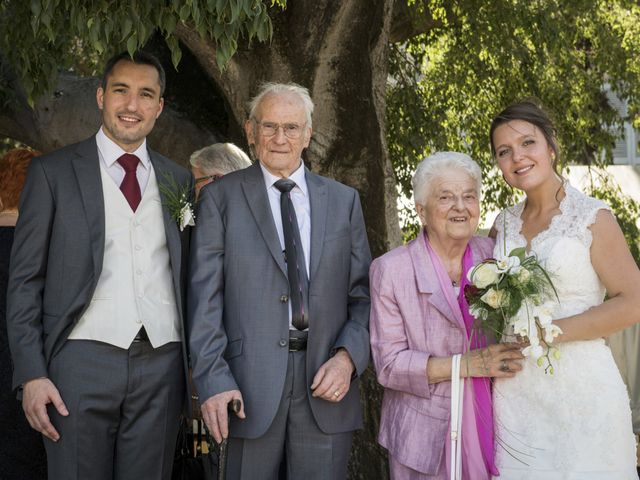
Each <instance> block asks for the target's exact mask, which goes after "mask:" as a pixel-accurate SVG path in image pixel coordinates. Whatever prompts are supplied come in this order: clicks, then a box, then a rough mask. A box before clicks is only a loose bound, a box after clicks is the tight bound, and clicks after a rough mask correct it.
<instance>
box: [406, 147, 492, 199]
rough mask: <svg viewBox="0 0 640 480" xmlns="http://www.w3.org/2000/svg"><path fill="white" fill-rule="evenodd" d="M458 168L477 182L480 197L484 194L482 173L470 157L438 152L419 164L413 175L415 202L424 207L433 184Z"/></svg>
mask: <svg viewBox="0 0 640 480" xmlns="http://www.w3.org/2000/svg"><path fill="white" fill-rule="evenodd" d="M452 168H458V169H461V170H464V171H466V172H467V173H468V174H469V176H470V177H471V178H472V179H473V181H474V182H476V188H477V190H478V196H480V194H481V193H482V171H481V170H480V167H479V166H478V164H477V163H476V162H474V161H473V160H472V159H471V157H470V156H469V155H466V154H464V153H458V152H437V153H434V154H433V155H431V156H429V157H427V158H425V159H424V160H422V161H421V162H420V163H419V164H418V168H417V169H416V173H415V174H414V175H413V179H412V180H411V184H412V185H413V201H414V203H415V204H416V205H418V204H420V205H424V202H425V200H426V199H427V195H428V194H429V189H430V188H431V183H432V182H433V180H434V179H435V178H437V177H439V176H440V175H442V174H443V173H445V172H446V171H447V170H451V169H452Z"/></svg>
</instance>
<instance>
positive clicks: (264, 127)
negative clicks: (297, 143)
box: [253, 118, 307, 140]
mask: <svg viewBox="0 0 640 480" xmlns="http://www.w3.org/2000/svg"><path fill="white" fill-rule="evenodd" d="M253 121H254V122H256V125H257V126H258V127H259V128H260V133H261V134H262V136H263V137H273V136H274V135H275V134H277V133H278V130H279V129H280V128H282V133H284V135H285V136H286V137H287V138H290V139H292V140H295V139H296V138H300V136H301V135H302V132H303V130H304V127H305V126H306V125H307V123H306V122H305V123H303V124H302V125H298V124H297V123H283V124H279V123H273V122H259V121H258V120H256V119H255V118H254V119H253Z"/></svg>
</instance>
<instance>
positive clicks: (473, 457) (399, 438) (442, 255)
mask: <svg viewBox="0 0 640 480" xmlns="http://www.w3.org/2000/svg"><path fill="white" fill-rule="evenodd" d="M481 186H482V174H481V172H480V168H479V167H478V165H477V164H476V163H475V162H474V161H473V160H472V159H471V158H470V157H469V156H467V155H464V154H462V153H455V152H440V153H436V154H435V155H432V156H430V157H428V158H426V159H424V160H423V161H422V162H421V163H420V164H419V165H418V169H417V171H416V174H415V175H414V177H413V193H414V201H415V205H416V209H417V213H418V216H419V217H420V222H421V223H422V225H423V231H422V233H421V234H420V235H418V238H416V239H415V240H413V241H412V242H410V243H408V244H407V245H404V246H402V247H399V248H396V249H394V250H392V251H390V252H388V253H387V254H385V255H383V256H382V257H380V258H378V259H376V260H375V261H374V262H373V264H372V265H371V301H372V305H371V325H370V330H371V349H372V354H373V361H374V364H375V368H376V371H377V375H378V381H379V382H380V383H381V384H382V386H383V387H384V388H385V391H384V398H383V401H382V418H381V422H380V434H379V438H378V440H379V442H380V444H381V445H382V446H383V447H385V448H386V449H387V450H388V451H389V463H390V468H391V477H392V478H394V479H396V480H400V479H402V480H407V479H412V480H413V479H448V478H450V477H449V474H450V465H449V463H450V462H449V461H448V457H449V455H448V449H449V438H448V437H449V425H450V424H449V422H450V417H451V411H450V410H451V370H452V356H453V355H454V354H463V355H462V358H461V361H460V376H461V377H463V378H464V377H466V378H469V379H471V380H470V381H466V382H465V389H464V395H463V406H462V411H463V416H462V433H461V436H460V444H461V450H462V454H461V457H462V478H464V479H468V480H485V479H489V478H491V475H498V471H497V469H496V467H495V464H494V438H493V418H492V412H491V384H490V377H511V376H514V375H515V374H516V373H517V372H518V371H520V370H521V368H522V366H521V364H520V362H521V359H522V358H523V356H522V353H521V352H520V346H519V345H515V344H496V345H491V346H488V347H487V346H486V345H487V344H486V340H485V338H484V336H483V335H482V333H480V332H479V331H478V329H477V328H474V318H473V317H472V316H471V315H470V314H469V311H468V308H467V303H466V301H465V298H464V293H463V292H464V287H465V285H466V283H467V276H466V274H467V272H468V270H469V269H470V268H471V267H472V266H473V265H474V264H476V263H478V262H480V261H482V260H484V259H486V258H489V257H490V256H491V254H492V251H493V240H492V239H489V238H486V237H477V236H474V234H475V232H476V229H477V227H478V219H479V213H480V206H479V197H480V192H481Z"/></svg>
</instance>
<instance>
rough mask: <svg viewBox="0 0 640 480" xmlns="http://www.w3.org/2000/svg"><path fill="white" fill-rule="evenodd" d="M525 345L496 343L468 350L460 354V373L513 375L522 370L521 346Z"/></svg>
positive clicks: (467, 374)
mask: <svg viewBox="0 0 640 480" xmlns="http://www.w3.org/2000/svg"><path fill="white" fill-rule="evenodd" d="M525 346H526V344H525V345H523V344H522V343H498V344H495V345H490V346H488V347H485V348H478V349H476V350H470V351H469V352H467V353H465V354H464V355H463V356H462V359H461V362H460V374H461V375H462V376H463V377H498V378H508V377H513V376H515V374H516V372H519V371H520V370H522V360H523V359H524V355H522V348H524V347H525Z"/></svg>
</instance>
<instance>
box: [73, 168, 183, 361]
mask: <svg viewBox="0 0 640 480" xmlns="http://www.w3.org/2000/svg"><path fill="white" fill-rule="evenodd" d="M100 173H101V176H102V190H103V194H104V210H105V212H104V216H105V245H104V259H103V262H102V273H101V274H100V279H99V280H98V284H97V286H96V290H95V292H94V294H93V298H92V299H91V304H90V305H89V307H88V308H87V310H86V311H85V313H84V315H83V316H82V318H80V320H79V321H78V323H77V325H76V326H75V327H74V328H73V330H72V331H71V334H70V335H69V339H72V340H80V339H82V340H96V341H99V342H105V343H110V344H112V345H115V346H117V347H120V348H129V346H130V345H131V342H132V341H133V339H134V337H135V336H136V334H137V333H138V331H139V330H140V327H141V326H143V325H144V327H145V329H146V331H147V334H148V335H149V340H150V341H151V344H152V345H153V346H154V347H155V348H157V347H159V346H161V345H164V344H166V343H168V342H177V341H180V328H181V327H180V320H179V317H178V311H177V307H176V299H175V294H174V289H173V280H172V275H171V266H170V261H169V250H168V249H167V241H166V236H165V231H164V222H163V220H162V218H163V217H162V204H161V200H160V192H159V190H158V183H157V180H156V176H155V172H154V171H153V170H151V175H150V176H149V182H148V184H147V186H146V188H145V191H144V195H143V197H142V201H141V202H140V205H138V208H137V210H136V212H135V213H134V212H133V211H132V210H131V207H130V206H129V204H128V203H127V200H126V199H125V197H124V195H123V194H122V192H121V191H120V189H119V188H118V187H117V186H116V184H115V182H114V181H113V179H112V178H111V177H110V176H109V174H108V173H107V172H105V171H104V169H103V167H102V165H101V166H100Z"/></svg>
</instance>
